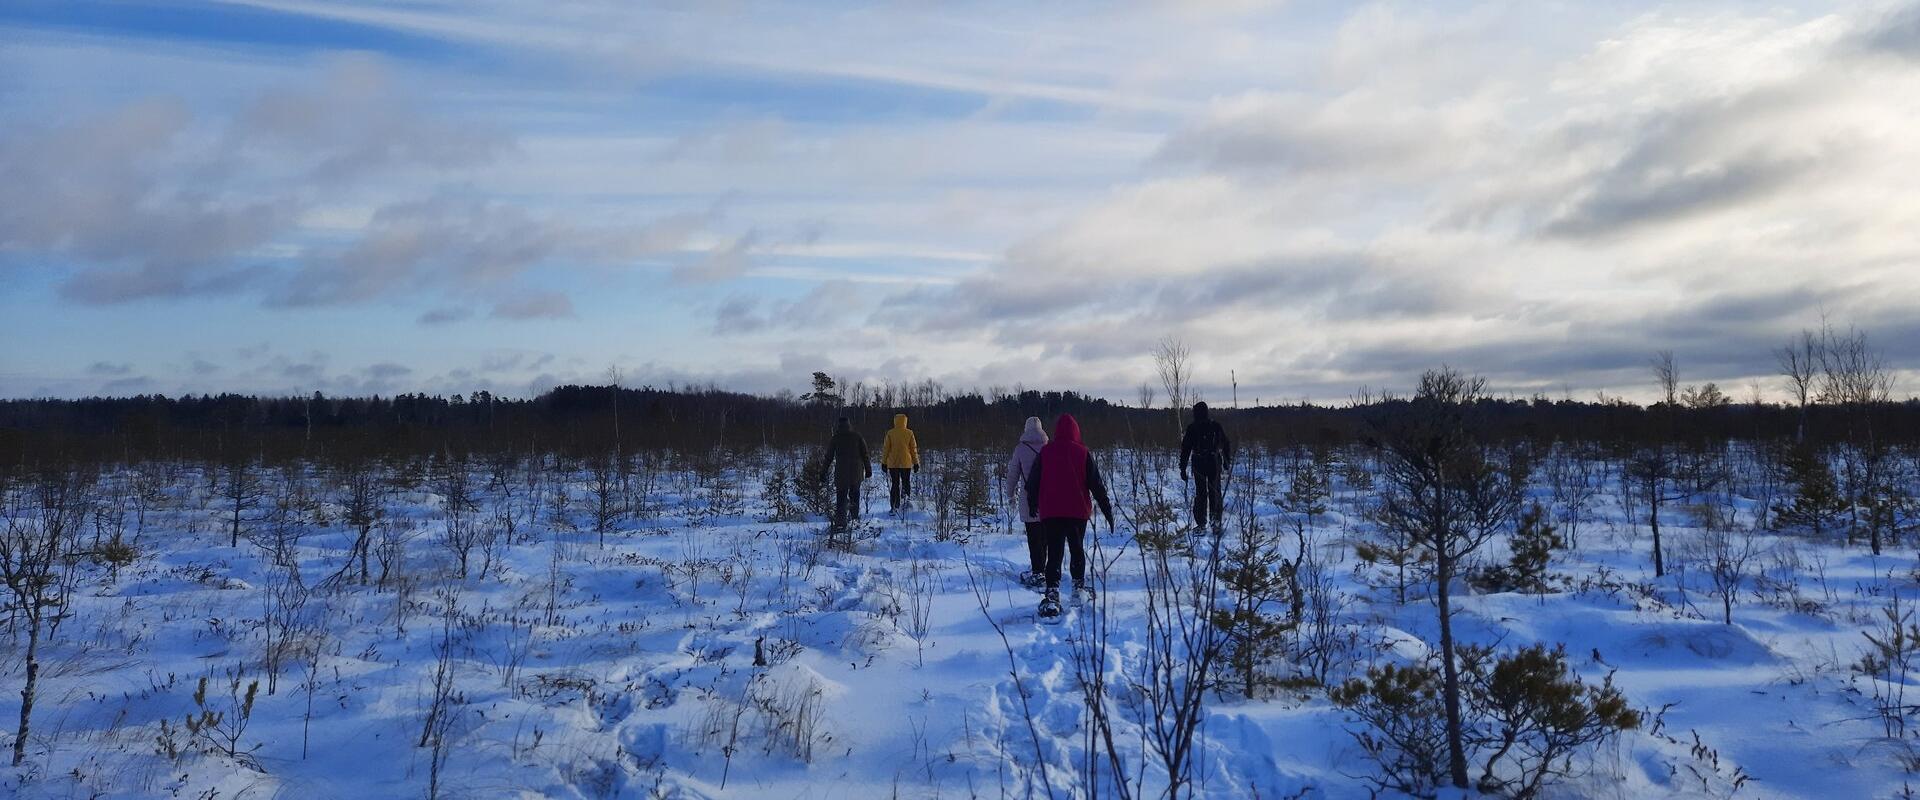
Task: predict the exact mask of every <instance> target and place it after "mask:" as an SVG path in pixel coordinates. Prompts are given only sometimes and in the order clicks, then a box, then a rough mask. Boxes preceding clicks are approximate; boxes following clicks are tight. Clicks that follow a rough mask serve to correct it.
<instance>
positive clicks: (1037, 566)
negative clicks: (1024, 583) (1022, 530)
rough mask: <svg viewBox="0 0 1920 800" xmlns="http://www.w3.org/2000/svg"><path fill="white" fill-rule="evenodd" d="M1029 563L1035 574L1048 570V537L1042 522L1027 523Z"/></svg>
mask: <svg viewBox="0 0 1920 800" xmlns="http://www.w3.org/2000/svg"><path fill="white" fill-rule="evenodd" d="M1027 563H1028V564H1029V565H1030V566H1032V568H1033V569H1032V572H1033V574H1035V575H1040V574H1043V573H1045V572H1046V571H1047V537H1046V533H1045V532H1044V531H1043V530H1042V529H1041V526H1040V523H1038V522H1029V523H1027Z"/></svg>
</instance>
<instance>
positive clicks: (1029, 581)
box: [1006, 417, 1047, 591]
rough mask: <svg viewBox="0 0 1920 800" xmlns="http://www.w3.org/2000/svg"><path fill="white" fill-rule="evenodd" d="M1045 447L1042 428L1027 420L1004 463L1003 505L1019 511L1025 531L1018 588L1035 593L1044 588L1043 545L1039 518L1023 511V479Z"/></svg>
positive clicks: (1044, 542)
mask: <svg viewBox="0 0 1920 800" xmlns="http://www.w3.org/2000/svg"><path fill="white" fill-rule="evenodd" d="M1046 446H1047V429H1046V427H1045V426H1043V425H1042V424H1041V423H1040V418H1039V417H1028V418H1027V427H1026V430H1023V431H1021V432H1020V443H1019V444H1016V445H1014V448H1013V456H1012V457H1010V458H1008V459H1007V475H1006V478H1007V482H1006V492H1007V501H1008V502H1010V503H1013V504H1014V507H1015V508H1017V509H1018V510H1019V514H1020V521H1021V522H1023V523H1025V524H1026V528H1027V571H1026V572H1023V573H1020V585H1022V586H1025V587H1027V588H1029V589H1033V590H1035V591H1039V590H1041V589H1043V588H1045V587H1046V571H1047V544H1046V540H1045V539H1044V538H1042V536H1041V534H1040V515H1039V514H1035V513H1033V510H1032V509H1030V508H1028V507H1027V502H1026V499H1027V498H1026V495H1027V475H1029V474H1031V473H1032V472H1033V462H1034V461H1035V460H1036V459H1038V458H1040V448H1043V447H1046Z"/></svg>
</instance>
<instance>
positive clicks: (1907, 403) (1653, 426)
mask: <svg viewBox="0 0 1920 800" xmlns="http://www.w3.org/2000/svg"><path fill="white" fill-rule="evenodd" d="M822 377H823V378H824V376H822ZM827 380H828V382H827V383H825V384H824V385H823V384H821V383H820V382H818V381H817V382H816V386H815V389H814V391H812V392H809V393H807V394H805V395H801V396H798V397H795V396H792V395H782V396H772V397H769V396H761V395H752V394H744V393H740V392H730V391H723V390H720V389H716V388H693V389H689V388H675V389H659V388H653V387H641V388H624V387H617V386H572V385H569V386H561V387H558V388H556V389H554V390H552V391H549V392H547V393H545V394H542V395H539V396H537V397H534V398H531V399H515V398H503V397H498V396H495V395H492V394H490V393H488V392H485V391H477V392H474V393H472V394H470V395H460V394H453V395H445V396H442V395H425V394H400V395H394V396H391V397H378V396H376V397H327V396H324V395H322V394H320V393H318V392H315V393H314V394H313V395H311V396H307V397H299V396H293V397H256V396H249V395H240V394H219V395H187V396H183V397H165V396H161V395H140V396H134V397H117V398H116V397H90V398H85V399H76V400H48V399H35V400H0V463H5V464H7V465H15V466H17V465H20V464H25V463H35V462H43V461H49V460H52V461H63V460H71V459H79V460H100V461H127V462H132V461H139V460H144V459H148V458H196V459H217V458H222V457H229V458H230V457H234V456H235V455H236V454H237V453H239V452H244V453H246V454H247V456H248V457H254V458H267V459H274V458H276V457H312V456H318V455H323V454H327V453H335V454H343V453H365V454H369V455H371V454H376V453H377V454H381V455H395V456H397V455H434V454H450V453H451V454H469V453H484V452H494V451H501V450H508V451H520V452H529V453H554V454H561V455H574V456H582V457H584V456H592V455H598V454H605V453H618V452H640V451H654V450H668V451H676V452H702V451H711V450H716V449H719V450H755V449H763V448H794V447H807V446H813V445H817V444H819V443H820V442H821V441H823V440H824V439H825V437H826V436H827V434H828V432H829V430H830V426H831V425H832V423H833V422H834V420H835V419H836V418H837V417H840V416H846V417H848V418H850V419H851V420H852V421H853V423H854V425H855V427H856V428H857V429H858V430H861V431H864V432H867V433H868V434H869V435H874V434H877V433H879V432H880V431H882V430H884V428H885V427H886V426H887V425H888V424H889V423H890V421H891V418H892V415H893V414H894V413H906V414H909V415H910V416H911V417H912V422H913V425H914V427H915V428H916V429H917V430H918V431H920V436H921V438H922V440H923V441H926V442H927V443H928V444H929V445H930V446H932V447H935V448H958V449H972V448H982V447H984V448H989V449H991V448H997V447H1000V446H1002V445H1004V444H1005V443H1006V442H1007V441H1010V440H1011V438H1012V437H1013V436H1014V435H1015V434H1016V433H1017V432H1018V430H1019V428H1020V425H1021V423H1022V421H1023V420H1024V419H1025V418H1026V417H1028V416H1039V417H1041V418H1042V419H1046V420H1049V421H1050V420H1051V419H1052V418H1053V417H1054V416H1056V415H1058V414H1060V413H1071V414H1073V415H1074V416H1075V417H1077V418H1078V419H1079V420H1080V422H1081V425H1082V427H1083V429H1084V430H1085V431H1086V435H1087V438H1088V440H1089V441H1090V442H1093V443H1095V444H1096V446H1099V445H1101V444H1112V445H1128V446H1152V445H1154V444H1156V443H1158V444H1164V445H1166V446H1172V442H1174V441H1177V436H1178V427H1177V425H1178V422H1177V419H1176V418H1175V417H1173V416H1170V415H1169V412H1168V410H1166V409H1153V408H1141V407H1138V406H1134V407H1129V406H1123V405H1119V404H1115V403H1112V402H1109V401H1107V400H1104V399H1100V398H1095V397H1089V396H1086V395H1082V394H1078V393H1075V392H1070V391H1067V392H1056V391H1034V390H1019V391H1005V392H998V391H994V392H979V391H959V392H953V391H947V390H945V389H943V388H941V387H939V386H938V385H933V384H928V385H924V388H923V389H922V390H921V391H918V392H916V393H914V395H913V396H911V397H900V396H892V397H889V396H886V395H881V394H878V393H865V394H863V395H853V394H852V393H847V394H842V393H839V392H836V391H835V388H836V387H835V385H834V384H833V383H831V381H830V379H827ZM1708 389H1709V391H1707V392H1702V391H1701V390H1698V389H1694V390H1691V391H1688V392H1683V393H1677V394H1676V395H1675V399H1674V400H1673V401H1672V402H1671V403H1670V402H1668V401H1667V400H1664V399H1663V400H1660V401H1657V402H1655V403H1653V404H1652V405H1648V406H1642V405H1638V404H1634V403H1630V402H1626V401H1624V400H1602V401H1575V400H1565V399H1562V400H1553V399H1549V398H1547V397H1544V396H1535V397H1531V398H1525V399H1514V398H1507V399H1499V398H1482V399H1480V400H1478V401H1476V402H1477V405H1478V406H1479V408H1478V415H1479V417H1480V418H1481V419H1482V420H1484V425H1483V426H1482V428H1481V430H1482V432H1483V434H1484V435H1486V436H1489V437H1491V438H1493V439H1496V440H1503V441H1512V440H1536V441H1542V442H1552V441H1563V442H1585V443H1593V444H1600V445H1606V444H1618V445H1641V444H1647V443H1656V442H1658V443H1665V444H1672V445H1693V446H1703V445H1709V444H1711V443H1715V442H1726V441H1731V440H1736V439H1739V440H1796V441H1808V442H1809V443H1812V444H1820V443H1826V442H1833V443H1844V442H1845V441H1846V440H1847V439H1848V437H1850V436H1855V435H1857V429H1858V422H1857V421H1858V420H1859V419H1860V418H1861V415H1862V413H1863V412H1867V411H1870V412H1871V414H1872V417H1873V419H1874V423H1875V424H1874V430H1875V437H1876V439H1877V441H1878V442H1879V443H1880V444H1882V445H1900V446H1911V445H1913V444H1916V443H1920V401H1916V400H1912V399H1909V400H1904V401H1891V400H1881V401H1877V402H1872V403H1869V404H1866V405H1870V406H1871V407H1870V408H1862V405H1863V404H1862V403H1858V402H1849V403H1844V404H1843V403H1808V404H1807V405H1806V406H1798V405H1777V404H1770V403H1754V402H1747V403H1734V402H1729V401H1728V400H1727V399H1726V398H1725V397H1724V396H1723V395H1719V394H1718V392H1717V391H1713V390H1711V387H1708ZM1407 402H1408V401H1407V400H1405V399H1397V398H1391V397H1387V398H1372V397H1366V396H1363V397H1360V398H1358V399H1356V400H1355V401H1354V402H1352V403H1349V404H1346V405H1342V406H1319V405H1305V404H1302V405H1289V406H1265V407H1259V408H1247V409H1238V410H1235V409H1220V410H1219V413H1220V416H1221V417H1222V418H1223V419H1224V420H1226V421H1227V423H1228V424H1229V425H1230V426H1232V428H1233V430H1234V432H1235V435H1236V437H1238V438H1240V439H1242V440H1244V441H1246V442H1248V443H1250V444H1265V445H1268V446H1272V447H1276V448H1281V447H1301V446H1304V447H1341V446H1345V445H1349V444H1355V443H1360V442H1362V441H1364V439H1365V437H1366V435H1367V429H1368V425H1367V421H1368V420H1369V419H1373V418H1375V417H1376V416H1377V415H1378V414H1380V413H1382V412H1385V413H1392V412H1393V411H1394V409H1395V407H1396V406H1399V405H1403V404H1405V403H1407ZM616 431H617V433H616Z"/></svg>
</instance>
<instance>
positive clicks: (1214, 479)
mask: <svg viewBox="0 0 1920 800" xmlns="http://www.w3.org/2000/svg"><path fill="white" fill-rule="evenodd" d="M1226 508H1227V500H1226V496H1225V495H1223V494H1221V493H1220V468H1219V467H1206V468H1202V467H1200V466H1199V465H1197V464H1196V465H1195V466H1194V468H1193V524H1194V525H1197V526H1200V527H1203V528H1204V527H1206V525H1207V519H1208V516H1209V514H1211V516H1212V519H1213V522H1214V524H1216V525H1218V524H1221V523H1223V522H1225V519H1224V517H1225V514H1224V512H1225V511H1226Z"/></svg>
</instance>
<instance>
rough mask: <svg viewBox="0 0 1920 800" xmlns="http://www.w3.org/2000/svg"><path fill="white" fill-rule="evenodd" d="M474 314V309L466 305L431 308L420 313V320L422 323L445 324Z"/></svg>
mask: <svg viewBox="0 0 1920 800" xmlns="http://www.w3.org/2000/svg"><path fill="white" fill-rule="evenodd" d="M472 316H473V309H470V308H466V307H464V306H450V307H447V308H435V309H430V310H428V311H427V312H426V313H424V314H421V315H420V318H419V320H418V322H419V323H420V324H422V325H445V324H447V323H450V322H460V321H462V320H465V319H467V318H469V317H472Z"/></svg>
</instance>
